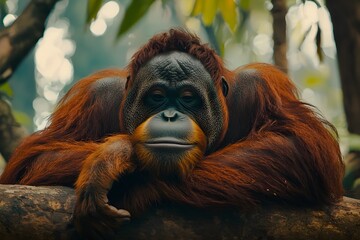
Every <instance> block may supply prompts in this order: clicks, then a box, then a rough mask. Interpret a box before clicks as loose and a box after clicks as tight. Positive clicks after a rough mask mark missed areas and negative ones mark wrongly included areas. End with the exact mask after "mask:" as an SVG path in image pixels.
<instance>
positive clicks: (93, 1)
mask: <svg viewBox="0 0 360 240" xmlns="http://www.w3.org/2000/svg"><path fill="white" fill-rule="evenodd" d="M102 3H103V1H102V0H88V4H87V9H86V11H87V12H86V23H90V22H91V21H92V20H94V19H95V18H96V15H97V13H98V12H99V10H100V8H101V5H102Z"/></svg>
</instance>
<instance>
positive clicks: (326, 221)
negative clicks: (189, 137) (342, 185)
mask: <svg viewBox="0 0 360 240" xmlns="http://www.w3.org/2000/svg"><path fill="white" fill-rule="evenodd" d="M74 200H75V197H74V191H73V189H70V188H65V187H31V186H20V185H0V239H2V240H7V239H49V240H51V239H78V236H77V235H76V233H75V230H74V228H73V226H72V224H71V213H72V211H73V206H74ZM359 224H360V201H359V200H355V199H351V198H344V200H343V201H342V202H340V203H339V204H337V205H335V206H332V207H325V208H323V209H303V208H302V209H299V208H298V209H296V208H285V207H282V208H266V209H265V208H264V209H259V210H257V211H253V212H251V213H250V212H247V213H244V212H240V211H238V210H236V209H211V210H210V209H206V210H205V209H195V208H190V207H185V206H174V205H167V206H159V207H157V208H152V209H150V210H148V211H147V212H146V213H144V214H142V215H141V216H138V217H137V218H133V219H132V221H131V223H129V224H127V225H124V226H123V227H122V228H121V229H120V232H119V236H121V237H122V239H247V240H252V239H304V240H305V239H337V240H345V239H346V240H349V239H360V228H359Z"/></svg>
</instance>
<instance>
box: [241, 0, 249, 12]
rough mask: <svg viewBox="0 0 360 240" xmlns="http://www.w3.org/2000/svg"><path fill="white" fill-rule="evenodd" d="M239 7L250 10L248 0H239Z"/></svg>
mask: <svg viewBox="0 0 360 240" xmlns="http://www.w3.org/2000/svg"><path fill="white" fill-rule="evenodd" d="M239 7H240V8H241V9H243V10H245V11H250V0H240V2H239Z"/></svg>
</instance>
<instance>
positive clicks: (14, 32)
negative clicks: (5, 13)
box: [0, 0, 59, 84]
mask: <svg viewBox="0 0 360 240" xmlns="http://www.w3.org/2000/svg"><path fill="white" fill-rule="evenodd" d="M58 1H59V0H32V1H31V2H30V3H29V5H28V6H27V7H26V9H25V10H24V11H23V12H22V14H21V15H20V16H19V17H18V18H17V19H16V20H15V22H14V23H13V24H12V25H11V26H10V27H7V28H4V29H3V30H1V31H0V49H1V51H0V84H1V83H4V82H6V80H7V79H9V78H10V77H11V75H12V74H13V73H14V71H15V69H16V67H17V66H18V65H19V63H20V62H21V61H22V60H23V59H24V58H25V56H26V55H27V54H28V53H29V52H30V50H31V49H32V48H33V47H34V45H35V44H36V42H37V41H38V40H39V39H40V38H41V37H42V36H43V33H44V30H45V21H46V18H47V17H48V15H49V14H50V12H51V10H52V9H53V8H54V6H55V4H56V3H57V2H58Z"/></svg>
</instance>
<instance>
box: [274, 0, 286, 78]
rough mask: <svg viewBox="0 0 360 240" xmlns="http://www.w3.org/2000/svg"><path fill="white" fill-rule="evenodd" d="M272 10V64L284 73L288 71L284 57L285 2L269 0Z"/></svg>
mask: <svg viewBox="0 0 360 240" xmlns="http://www.w3.org/2000/svg"><path fill="white" fill-rule="evenodd" d="M271 3H272V4H273V8H272V9H271V15H272V17H273V31H274V32H273V40H274V63H275V65H276V66H278V67H279V68H280V69H281V70H283V71H284V72H287V71H288V63H287V57H286V51H287V44H286V21H285V17H286V13H287V5H286V3H287V1H286V0H271Z"/></svg>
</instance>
